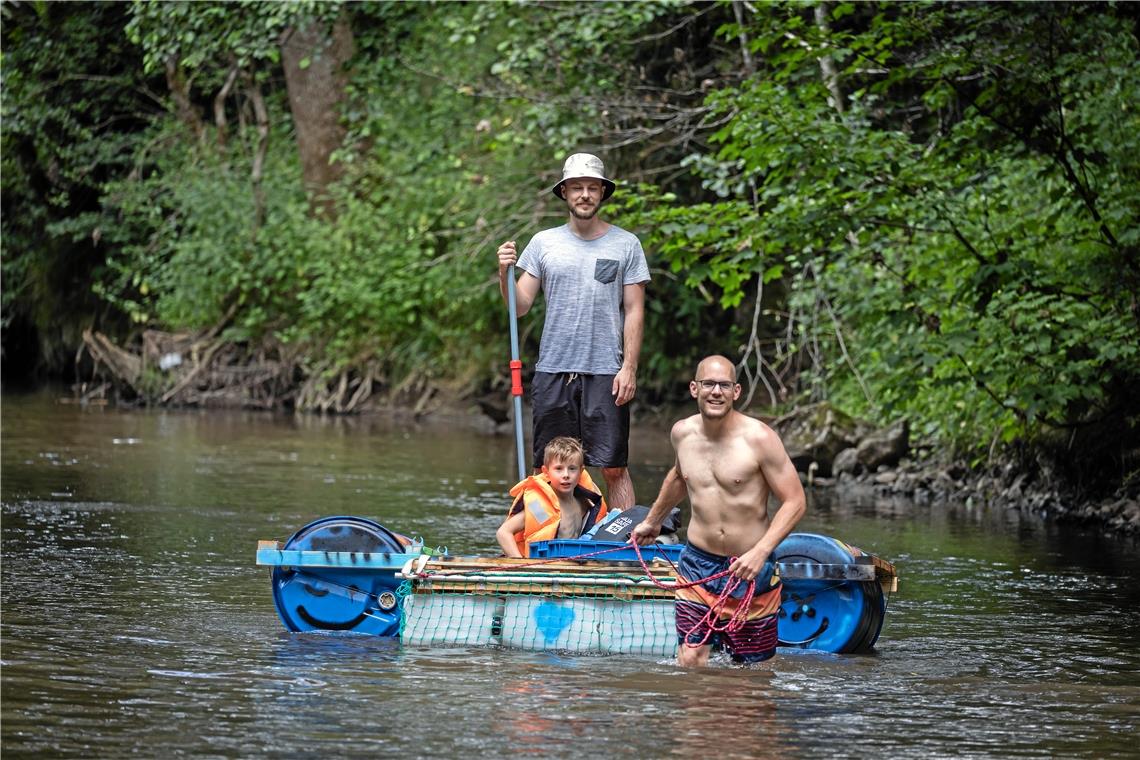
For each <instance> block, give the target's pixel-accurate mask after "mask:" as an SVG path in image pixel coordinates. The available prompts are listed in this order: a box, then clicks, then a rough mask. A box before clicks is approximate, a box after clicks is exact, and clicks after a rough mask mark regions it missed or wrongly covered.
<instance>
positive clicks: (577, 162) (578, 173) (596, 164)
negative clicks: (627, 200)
mask: <svg viewBox="0 0 1140 760" xmlns="http://www.w3.org/2000/svg"><path fill="white" fill-rule="evenodd" d="M582 177H589V178H590V179H600V180H601V181H602V185H603V186H604V188H605V189H604V190H603V191H602V200H603V201H604V200H605V199H606V198H609V197H610V196H611V195H613V194H614V188H615V187H617V185H615V184H614V181H613V180H612V179H609V178H607V177H606V166H605V164H603V163H602V159H600V158H598V157H597V156H594V155H591V154H589V153H575V154H574V155H572V156H570V158H568V159H566V163H565V164H563V165H562V179H560V180H558V184H557V185H555V186H554V187H552V188H550V192H552V193H554V195H555V197H558V198H561V199H562V200H565V199H566V196H564V195H563V194H562V183H563V182H565V181H566V180H568V179H579V178H582Z"/></svg>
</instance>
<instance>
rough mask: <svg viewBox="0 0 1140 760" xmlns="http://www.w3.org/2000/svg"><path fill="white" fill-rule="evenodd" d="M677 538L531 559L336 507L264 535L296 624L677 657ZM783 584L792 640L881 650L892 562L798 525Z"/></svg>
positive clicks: (784, 547)
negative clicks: (433, 537) (434, 543)
mask: <svg viewBox="0 0 1140 760" xmlns="http://www.w3.org/2000/svg"><path fill="white" fill-rule="evenodd" d="M680 551H681V547H680V546H678V545H675V544H673V545H669V544H655V545H653V546H648V547H638V548H635V547H633V546H632V545H631V544H622V543H614V542H607V541H587V540H575V541H564V540H558V541H547V542H542V543H539V544H536V545H534V547H533V553H534V554H535V555H536V556H533V557H531V558H529V559H508V558H505V557H498V558H490V557H459V556H452V555H450V554H448V553H447V552H446V550H439V549H434V550H431V549H427V548H426V547H425V546H424V544H423V541H422V540H412V539H409V538H407V537H405V536H401V535H399V534H397V533H393V532H392V531H390V530H388V529H387V528H385V527H384V526H382V525H381V524H379V523H377V522H374V521H372V520H368V519H366V518H361V517H326V518H323V519H320V520H316V521H314V522H312V523H310V524H308V525H306V526H305V527H303V528H301V530H299V531H297V532H296V533H295V534H294V535H293V536H292V537H291V538H289V540H287V541H285V542H283V543H282V542H278V541H261V542H259V544H258V549H257V564H259V565H263V566H268V567H271V568H272V571H271V581H272V588H273V601H274V604H275V605H276V607H277V612H278V614H279V615H280V617H281V620H282V621H283V622H284V623H285V626H286V627H287V628H288V629H289V630H291V631H298V632H303V631H350V632H354V633H362V634H371V635H376V636H399V637H400V639H401V641H402V642H404V643H405V644H410V645H425V646H436V645H452V646H501V647H511V648H518V649H530V650H535V649H554V650H561V651H568V652H591V653H605V654H633V655H647V656H654V657H668V656H672V655H673V653H674V651H675V649H676V645H677V634H676V630H675V626H674V620H673V590H672V584H675V583H676V582H677V576H676V570H675V568H674V566H673V565H674V563H675V562H676V561H677V558H678V557H679V556H680ZM773 561H774V562H775V563H776V565H777V567H778V569H779V572H780V576H781V578H782V579H783V582H784V593H783V603H782V606H781V608H780V612H779V618H778V630H779V639H780V645H781V646H784V647H796V648H800V649H812V650H820V651H826V652H835V653H849V652H866V651H869V650H870V649H871V648H872V647H873V646H874V644H875V642H876V641H877V640H878V638H879V633H880V631H881V630H882V626H883V618H884V615H885V614H886V609H887V597H888V595H889V594H890V593H891V592H893V591H894V590H895V589H896V587H897V581H898V579H897V575H896V574H895V569H894V566H893V565H892V564H891V563H889V562H886V561H884V560H882V559H880V558H878V557H876V556H874V555H871V554H866V553H864V552H862V551H860V550H859V549H857V548H855V547H853V546H848V545H847V544H844V543H843V542H842V541H838V540H836V539H834V538H829V537H827V536H821V535H817V534H813V533H793V534H791V535H790V536H788V538H787V539H786V540H785V541H784V542H783V543H781V544H780V545H779V547H777V549H776V551H775V552H774V553H773Z"/></svg>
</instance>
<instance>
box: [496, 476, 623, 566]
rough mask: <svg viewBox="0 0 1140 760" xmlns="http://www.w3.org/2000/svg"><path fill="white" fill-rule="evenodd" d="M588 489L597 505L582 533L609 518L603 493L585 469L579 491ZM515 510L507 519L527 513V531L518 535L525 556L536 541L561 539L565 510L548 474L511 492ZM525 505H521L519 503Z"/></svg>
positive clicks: (524, 525) (512, 509) (527, 480)
mask: <svg viewBox="0 0 1140 760" xmlns="http://www.w3.org/2000/svg"><path fill="white" fill-rule="evenodd" d="M578 488H582V489H585V490H586V491H588V492H589V496H590V497H591V501H594V502H595V503H596V509H589V510H587V512H586V515H585V517H584V519H583V520H582V530H583V531H585V530H586V529H587V528H590V527H593V526H594V525H595V524H596V523H599V522H601V520H602V518H604V517H605V516H606V512H607V511H608V509H609V508H608V507H607V506H606V500H605V499H604V498H603V497H602V492H601V490H600V489H599V488H598V487H597V486H596V485H595V484H594V480H593V478H591V477H590V473H588V472H586V469H585V468H582V474H581V475H579V476H578V485H577V487H576V488H575V490H577V489H578ZM511 496H512V497H515V498H513V499H512V501H511V509H510V511H509V512H508V513H507V516H508V517H510V516H511V515H514V514H517V513H518V510H519V509H522V510H523V513H524V515H525V521H524V523H523V529H522V530H521V531H519V532H518V533H515V543H516V544H518V547H519V552H520V553H521V554H522V555H523V556H524V557H529V556H530V544H531V543H533V542H535V541H549V540H550V539H552V538H558V524H559V522H560V521H561V520H562V508H561V507H560V506H559V505H558V494H556V493H555V492H554V488H553V487H552V486H551V485H550V481H549V480H548V479H547V477H546V475H544V474H539V475H531V476H530V477H528V478H527V479H526V480H523V481H520V482H519V483H516V484H515V487H514V488H512V489H511ZM520 501H521V502H522V504H521V505H520V504H519V502H520Z"/></svg>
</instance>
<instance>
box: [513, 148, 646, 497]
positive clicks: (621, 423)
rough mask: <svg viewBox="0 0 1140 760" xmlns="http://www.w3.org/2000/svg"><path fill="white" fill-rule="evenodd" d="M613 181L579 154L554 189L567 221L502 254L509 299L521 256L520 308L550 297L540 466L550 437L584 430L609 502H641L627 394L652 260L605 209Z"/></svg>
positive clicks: (537, 379)
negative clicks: (511, 273) (632, 472)
mask: <svg viewBox="0 0 1140 760" xmlns="http://www.w3.org/2000/svg"><path fill="white" fill-rule="evenodd" d="M614 189H615V185H614V182H613V180H611V179H609V178H608V177H606V170H605V166H604V165H603V164H602V160H601V159H600V158H598V157H597V156H594V155H591V154H589V153H575V154H574V155H572V156H570V157H569V158H567V159H566V163H565V164H564V165H563V167H562V179H561V180H559V181H558V183H557V184H556V185H554V187H553V188H551V192H553V193H554V195H555V197H557V198H559V199H560V200H562V201H563V202H565V203H566V207H567V210H568V212H569V219H568V220H567V223H566V224H564V225H562V226H560V227H555V228H553V229H548V230H543V231H541V232H538V233H537V234H535V236H534V237H533V238H531V240H530V243H528V244H527V246H526V248H525V249H524V250H523V253H522V256H521V257H519V256H518V255H517V252H516V248H515V241H513V240H508V241H506V242H505V243H503V244H502V245H500V246H499V249H498V251H497V255H498V258H499V287H500V290H501V291H502V293H503V298H504V300H505V299H506V298H507V268H508V267H509V266H511V265H512V264H516V263H517V265H518V268H519V269H520V270H521V274H520V275H519V279H518V283H517V289H516V299H517V300H516V303H517V306H518V313H519V316H522V315H523V314H526V313H527V312H528V311H529V310H530V307H531V305H532V304H533V303H534V298H535V296H536V295H537V294H538V292H539V291H540V290H541V291H542V293H543V297H544V298H545V299H546V321H545V322H544V323H543V328H542V342H541V344H540V345H539V350H538V363H537V364H536V365H535V375H534V380H533V381H532V383H531V404H532V407H533V410H534V435H533V447H534V448H533V459H532V461H533V465H534V467H535V468H536V469H537V468H539V467H541V466H542V452H543V450H544V448H545V447H546V444H547V442H548V441H550V440H551V439H553V438H555V437H557V436H562V435H567V436H572V437H574V438H577V439H579V440H580V441H582V445H583V448H584V449H585V452H586V464H587V465H591V466H595V467H600V468H601V469H602V476H603V477H604V478H605V480H606V499H607V501H608V502H609V505H610V508H611V509H625V508H627V507H631V506H633V503H634V494H633V482H632V481H631V480H630V477H629V470H628V468H627V464H628V459H629V402H630V401H631V400H632V399H633V396H634V394H635V393H636V391H637V361H638V358H639V356H640V354H641V336H642V331H643V328H644V325H645V284H646V283H647V282H649V267H648V265H647V264H646V262H645V252H644V251H643V250H642V248H641V242H640V241H639V240H638V239H637V237H636V236H635V235H633V234H632V233H629V232H626V231H625V230H623V229H621V228H620V227H617V226H615V225H612V224H610V223H609V222H605V221H602V220H601V219H600V218H598V209H599V208H600V207H601V205H602V201H604V200H606V199H607V198H609V197H610V196H611V195H613V192H614Z"/></svg>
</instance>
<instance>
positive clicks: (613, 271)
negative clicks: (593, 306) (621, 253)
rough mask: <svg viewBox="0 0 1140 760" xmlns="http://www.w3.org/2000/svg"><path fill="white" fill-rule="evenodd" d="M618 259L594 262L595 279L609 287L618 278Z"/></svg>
mask: <svg viewBox="0 0 1140 760" xmlns="http://www.w3.org/2000/svg"><path fill="white" fill-rule="evenodd" d="M617 273H618V262H617V259H598V260H597V261H595V262H594V279H595V280H597V281H598V282H600V283H602V284H603V285H609V284H610V283H611V282H613V281H614V279H615V278H616V277H617Z"/></svg>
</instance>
